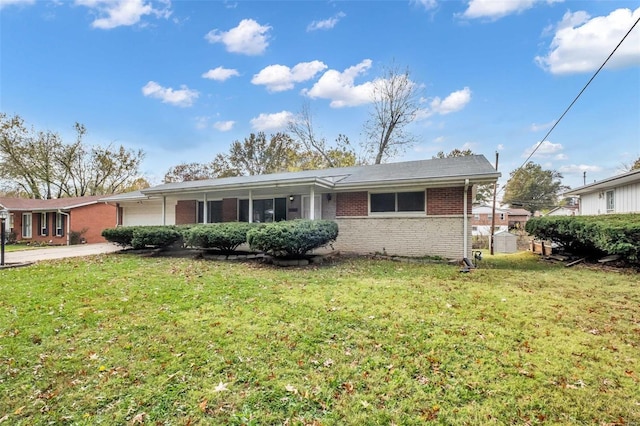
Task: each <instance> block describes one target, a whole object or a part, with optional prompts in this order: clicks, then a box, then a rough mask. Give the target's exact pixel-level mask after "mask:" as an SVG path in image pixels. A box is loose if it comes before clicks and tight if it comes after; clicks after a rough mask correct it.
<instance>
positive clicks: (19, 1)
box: [0, 0, 36, 9]
mask: <svg viewBox="0 0 640 426" xmlns="http://www.w3.org/2000/svg"><path fill="white" fill-rule="evenodd" d="M35 2H36V0H0V9H2V8H3V7H6V6H11V5H17V6H30V5H32V4H34V3H35Z"/></svg>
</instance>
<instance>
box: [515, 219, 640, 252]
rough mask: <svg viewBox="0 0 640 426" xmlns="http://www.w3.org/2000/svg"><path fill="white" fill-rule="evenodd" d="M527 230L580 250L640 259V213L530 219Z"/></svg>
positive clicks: (568, 247) (538, 236)
mask: <svg viewBox="0 0 640 426" xmlns="http://www.w3.org/2000/svg"><path fill="white" fill-rule="evenodd" d="M525 229H526V231H527V232H528V233H529V234H531V235H534V236H535V237H537V238H540V239H543V240H551V241H553V242H556V243H558V244H560V245H562V246H563V247H564V248H565V249H566V250H569V251H572V252H575V253H580V254H597V255H600V254H617V255H620V256H621V257H623V258H625V259H626V260H628V261H631V262H637V261H638V260H640V215H638V214H618V215H602V216H546V217H537V218H532V219H530V220H529V221H527V224H526V228H525Z"/></svg>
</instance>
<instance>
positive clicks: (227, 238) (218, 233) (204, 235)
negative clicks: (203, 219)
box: [184, 222, 256, 253]
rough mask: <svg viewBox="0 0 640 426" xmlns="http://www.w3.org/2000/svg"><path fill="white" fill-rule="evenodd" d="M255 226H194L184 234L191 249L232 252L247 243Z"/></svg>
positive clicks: (242, 223)
mask: <svg viewBox="0 0 640 426" xmlns="http://www.w3.org/2000/svg"><path fill="white" fill-rule="evenodd" d="M255 226H256V225H255V224H252V223H246V222H227V223H211V224H206V225H197V226H193V227H191V228H190V229H188V230H187V231H185V233H184V239H185V244H186V245H188V246H190V247H199V248H205V249H209V248H211V249H218V250H221V251H223V252H227V253H228V252H232V251H234V250H235V249H237V248H238V246H239V245H240V244H244V243H246V242H247V232H248V231H249V230H250V229H251V228H253V227H255Z"/></svg>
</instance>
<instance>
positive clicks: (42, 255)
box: [4, 243, 122, 264]
mask: <svg viewBox="0 0 640 426" xmlns="http://www.w3.org/2000/svg"><path fill="white" fill-rule="evenodd" d="M120 250H122V247H120V246H117V245H115V244H112V243H98V244H79V245H74V246H60V247H47V248H43V249H29V250H20V251H12V252H5V254H4V262H5V264H10V263H24V262H38V261H40V260H51V259H63V258H65V257H79V256H91V255H94V254H105V253H114V252H116V251H120Z"/></svg>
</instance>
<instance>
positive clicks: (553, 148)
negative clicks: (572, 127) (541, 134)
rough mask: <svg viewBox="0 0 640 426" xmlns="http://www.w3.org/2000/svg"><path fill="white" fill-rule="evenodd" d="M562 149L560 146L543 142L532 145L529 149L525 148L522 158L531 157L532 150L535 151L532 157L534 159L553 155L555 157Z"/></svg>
mask: <svg viewBox="0 0 640 426" xmlns="http://www.w3.org/2000/svg"><path fill="white" fill-rule="evenodd" d="M536 147H538V149H537V150H536ZM562 149H563V148H562V144H559V143H551V142H549V141H543V142H539V143H536V144H534V145H533V146H532V147H530V148H527V150H526V151H525V152H524V154H522V156H523V157H528V156H529V155H531V153H532V152H534V150H535V154H534V155H533V156H534V158H535V157H538V158H545V157H551V156H553V155H554V154H555V155H556V156H557V155H559V153H560V151H562Z"/></svg>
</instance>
